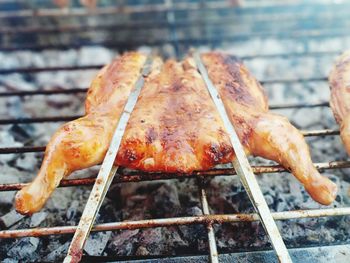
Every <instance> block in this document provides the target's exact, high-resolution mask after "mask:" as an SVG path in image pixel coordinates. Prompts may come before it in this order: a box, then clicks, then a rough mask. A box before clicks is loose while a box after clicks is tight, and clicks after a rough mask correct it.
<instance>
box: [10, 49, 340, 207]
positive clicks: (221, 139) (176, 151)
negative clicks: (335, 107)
mask: <svg viewBox="0 0 350 263" xmlns="http://www.w3.org/2000/svg"><path fill="white" fill-rule="evenodd" d="M144 61H145V57H144V56H143V55H140V54H138V53H127V54H125V55H124V56H122V57H121V58H119V59H117V60H115V61H114V62H112V63H111V64H110V65H109V66H106V67H105V68H103V69H102V70H101V71H100V73H99V74H98V76H97V77H96V78H95V80H94V81H93V82H92V85H91V87H90V89H89V91H88V96H87V99H86V116H84V117H82V118H80V119H78V120H75V121H72V122H69V123H67V124H65V125H64V126H63V127H62V128H60V129H59V130H58V131H57V132H56V133H55V135H54V136H53V137H52V139H51V140H50V142H49V144H48V146H47V150H46V152H45V158H44V161H43V164H42V166H41V169H40V171H39V174H38V176H37V177H36V178H35V180H34V181H33V183H31V184H30V185H28V186H27V187H25V188H23V189H22V190H21V191H20V192H18V194H17V196H16V209H17V211H19V212H20V213H23V214H27V213H29V214H30V213H33V212H36V211H38V210H39V209H40V208H41V207H42V206H43V205H44V203H45V202H46V200H47V198H48V197H49V196H50V195H51V193H52V192H53V190H54V189H55V188H56V187H57V185H58V184H59V182H60V180H61V179H62V178H63V177H65V176H68V175H69V174H70V173H72V172H73V171H75V170H78V169H83V168H86V167H90V166H92V165H95V164H98V163H100V162H101V161H102V160H103V157H104V155H105V153H106V151H107V148H108V145H109V142H110V140H111V137H112V133H113V131H114V129H115V126H116V124H117V121H118V119H119V117H120V114H121V111H122V108H123V106H124V104H125V102H126V100H127V97H128V95H129V93H130V91H131V89H132V87H133V85H134V83H135V81H136V80H137V77H138V75H139V72H140V69H141V67H142V65H143V63H144ZM203 61H204V63H205V64H206V66H207V68H208V72H209V75H210V78H211V79H212V81H213V82H214V84H215V85H216V87H217V88H218V90H219V93H220V96H221V97H222V99H223V102H224V104H225V107H226V109H227V111H228V113H229V115H230V118H231V121H232V122H233V124H234V126H235V127H236V130H237V133H238V135H239V137H240V140H241V142H242V144H243V145H244V147H245V151H246V152H247V154H254V155H260V156H263V157H266V158H268V159H272V160H275V161H277V162H279V163H281V164H282V165H284V166H285V167H287V168H289V169H291V170H292V172H293V174H294V175H295V176H296V177H297V178H298V179H299V180H300V181H301V182H302V183H303V184H304V185H305V187H306V189H307V190H308V192H309V193H310V194H311V196H312V197H313V198H314V199H315V200H316V201H318V202H320V203H322V204H329V203H330V202H331V201H332V200H333V199H334V196H335V191H336V187H335V185H334V184H333V183H332V182H330V181H329V180H328V179H326V178H324V177H322V176H321V175H320V174H319V173H318V172H317V170H316V169H315V168H314V166H313V165H312V162H311V159H310V155H309V151H308V148H307V145H306V144H305V142H304V139H303V136H302V135H301V134H300V132H299V131H298V130H297V129H295V128H294V127H293V126H292V125H291V124H290V123H289V122H288V120H287V119H285V118H283V117H281V116H278V115H273V114H270V113H268V105H267V99H266V96H265V94H264V92H263V90H262V87H261V86H260V84H259V83H258V82H257V81H256V80H255V79H254V77H253V76H252V75H251V74H250V73H249V72H248V70H247V69H246V68H245V67H244V66H243V65H242V63H241V62H239V61H238V60H236V59H234V58H232V57H230V56H225V55H221V54H219V53H208V54H206V55H204V56H203ZM233 158H234V152H233V149H232V146H231V144H230V141H229V138H228V135H227V133H226V131H225V129H224V127H223V124H222V121H221V119H220V116H219V114H218V112H217V110H216V108H215V105H214V103H213V101H212V100H211V98H210V95H209V93H208V91H207V88H206V86H205V84H204V82H203V80H202V78H201V76H200V74H199V73H198V71H197V69H196V67H195V64H194V61H193V59H192V58H191V57H189V58H187V59H185V60H184V61H183V62H176V61H173V60H169V61H167V62H166V63H165V64H164V65H162V63H161V61H160V60H159V59H156V61H155V63H154V64H153V69H152V73H151V74H150V76H149V77H148V78H147V79H146V82H145V86H144V88H143V90H142V91H141V94H140V97H139V99H138V101H137V104H136V106H135V109H134V111H133V112H132V114H131V116H130V120H129V122H128V125H127V128H126V131H125V134H124V136H123V139H122V142H121V146H120V149H119V152H118V155H117V158H116V160H115V163H116V164H117V165H121V166H125V167H129V168H135V169H140V170H143V171H159V172H192V171H194V170H206V169H209V168H211V167H213V166H214V165H216V164H219V163H228V162H230V161H232V159H233Z"/></svg>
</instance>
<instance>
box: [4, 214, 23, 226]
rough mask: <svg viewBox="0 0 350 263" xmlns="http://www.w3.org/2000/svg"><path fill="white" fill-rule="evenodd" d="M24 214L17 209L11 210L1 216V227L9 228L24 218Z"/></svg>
mask: <svg viewBox="0 0 350 263" xmlns="http://www.w3.org/2000/svg"><path fill="white" fill-rule="evenodd" d="M23 217H24V216H23V215H21V214H19V213H17V212H16V210H11V211H10V212H8V213H7V214H5V215H3V216H1V217H0V227H1V228H4V229H7V228H9V227H10V226H12V225H14V224H16V223H17V222H18V221H20V220H22V218H23Z"/></svg>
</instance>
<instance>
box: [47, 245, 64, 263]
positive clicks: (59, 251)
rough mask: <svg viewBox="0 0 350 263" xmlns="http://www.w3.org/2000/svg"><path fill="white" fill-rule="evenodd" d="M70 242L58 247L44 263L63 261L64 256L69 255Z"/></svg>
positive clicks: (48, 255)
mask: <svg viewBox="0 0 350 263" xmlns="http://www.w3.org/2000/svg"><path fill="white" fill-rule="evenodd" d="M69 244H70V242H66V243H64V244H63V245H61V246H59V247H57V249H55V250H54V251H51V252H50V253H49V254H47V255H46V256H45V257H44V258H43V261H46V262H56V261H58V259H63V257H64V255H65V254H66V253H67V251H68V248H69Z"/></svg>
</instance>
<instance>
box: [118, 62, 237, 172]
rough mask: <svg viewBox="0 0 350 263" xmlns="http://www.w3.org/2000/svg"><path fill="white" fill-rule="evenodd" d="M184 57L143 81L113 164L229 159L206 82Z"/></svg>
mask: <svg viewBox="0 0 350 263" xmlns="http://www.w3.org/2000/svg"><path fill="white" fill-rule="evenodd" d="M187 63H188V62H187V61H185V62H183V63H178V62H175V61H173V60H169V61H168V62H166V63H165V65H164V66H163V68H162V71H161V72H160V74H158V75H156V76H155V77H154V78H151V79H149V80H148V81H147V83H146V84H145V87H144V90H143V91H142V93H141V95H140V98H139V100H138V102H137V105H136V107H135V109H134V111H133V113H132V114H131V117H130V120H129V123H128V126H127V128H126V132H125V135H124V137H123V141H122V144H121V148H120V150H119V153H118V156H117V160H116V162H117V164H119V165H122V166H127V167H130V168H135V169H140V170H145V171H162V172H192V171H194V170H206V169H209V168H211V167H213V166H214V165H215V164H218V163H227V162H229V161H230V160H231V159H232V153H233V150H232V147H231V146H230V141H229V138H228V137H227V134H226V133H225V132H224V127H223V124H222V121H221V119H220V116H219V115H218V112H217V111H216V109H215V105H214V103H213V102H212V100H211V99H210V95H209V93H208V91H207V89H206V86H205V84H204V82H203V80H202V78H201V76H200V74H199V73H198V71H197V70H196V69H195V68H193V67H186V65H187Z"/></svg>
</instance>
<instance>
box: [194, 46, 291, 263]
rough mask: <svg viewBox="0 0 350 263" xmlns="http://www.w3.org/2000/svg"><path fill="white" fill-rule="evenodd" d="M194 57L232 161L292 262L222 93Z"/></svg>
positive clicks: (277, 246) (282, 254)
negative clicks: (226, 138) (225, 131)
mask: <svg viewBox="0 0 350 263" xmlns="http://www.w3.org/2000/svg"><path fill="white" fill-rule="evenodd" d="M194 59H195V61H196V64H197V68H198V69H199V72H200V73H201V75H202V77H203V80H204V82H205V84H206V86H207V88H208V91H209V93H210V96H211V97H212V99H213V101H214V104H215V106H216V108H217V110H218V112H219V114H220V116H221V119H222V120H223V123H224V126H225V128H226V130H227V132H228V134H229V137H230V140H231V143H232V146H233V149H234V151H235V155H236V159H235V160H234V161H233V162H232V164H233V167H234V168H235V170H236V172H237V174H238V176H239V178H240V180H241V182H242V184H243V186H244V188H245V190H246V192H247V194H248V196H249V198H250V200H251V202H252V204H253V206H254V208H255V210H256V211H257V213H258V215H259V217H260V221H261V223H262V225H263V226H264V228H265V230H266V232H267V234H268V235H269V237H270V240H271V243H272V246H273V248H274V250H275V252H276V254H277V258H278V260H279V261H280V262H283V263H285V262H292V260H291V258H290V256H289V253H288V250H287V248H286V246H285V244H284V242H283V239H282V237H281V234H280V232H279V230H278V228H277V225H276V223H275V221H274V220H273V217H272V215H271V213H270V210H269V207H268V206H267V203H266V201H265V198H264V196H263V194H262V192H261V189H260V187H259V185H258V182H257V180H256V178H255V175H254V173H253V170H252V168H251V166H250V164H249V162H248V159H247V156H246V155H245V152H244V149H243V146H242V144H241V142H240V141H239V138H238V136H237V133H236V131H235V129H234V127H233V125H232V123H231V122H230V120H229V117H228V115H227V112H226V110H225V106H224V104H223V102H222V100H221V98H220V95H219V93H218V91H217V89H216V88H215V86H214V85H213V83H212V82H211V80H210V79H209V76H208V72H207V70H206V68H205V66H204V64H203V63H202V60H201V57H200V54H199V53H198V51H195V52H194Z"/></svg>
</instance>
